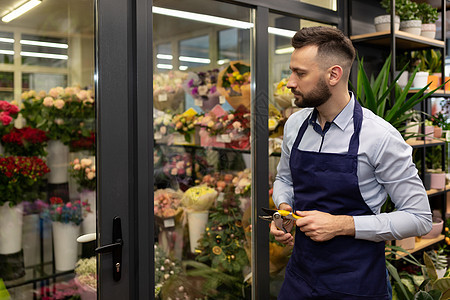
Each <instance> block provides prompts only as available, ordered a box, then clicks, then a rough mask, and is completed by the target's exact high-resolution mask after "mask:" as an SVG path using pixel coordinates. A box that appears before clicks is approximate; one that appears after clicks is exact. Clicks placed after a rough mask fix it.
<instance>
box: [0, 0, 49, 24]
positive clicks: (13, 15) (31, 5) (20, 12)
mask: <svg viewBox="0 0 450 300" xmlns="http://www.w3.org/2000/svg"><path fill="white" fill-rule="evenodd" d="M41 3H42V0H30V1H28V2H26V3H25V4H23V5H21V6H19V7H18V8H16V9H14V10H13V11H11V12H10V13H8V14H7V15H5V16H4V17H3V18H2V21H3V22H5V23H8V22H9V21H12V20H14V19H15V18H17V17H19V16H21V15H23V14H24V13H26V12H27V11H29V10H30V9H32V8H34V7H35V6H37V5H39V4H41Z"/></svg>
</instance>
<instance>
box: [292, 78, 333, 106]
mask: <svg viewBox="0 0 450 300" xmlns="http://www.w3.org/2000/svg"><path fill="white" fill-rule="evenodd" d="M292 93H294V94H295V95H296V96H300V97H299V98H297V97H296V98H295V101H294V103H295V105H297V106H298V107H300V108H305V107H318V106H320V105H322V104H324V103H325V102H327V101H328V99H330V97H331V92H330V89H329V88H328V86H327V84H326V82H325V80H324V79H323V78H321V79H320V80H319V82H318V84H317V87H316V88H315V89H313V90H312V91H311V92H309V93H307V94H303V93H301V92H298V91H295V90H294V89H292Z"/></svg>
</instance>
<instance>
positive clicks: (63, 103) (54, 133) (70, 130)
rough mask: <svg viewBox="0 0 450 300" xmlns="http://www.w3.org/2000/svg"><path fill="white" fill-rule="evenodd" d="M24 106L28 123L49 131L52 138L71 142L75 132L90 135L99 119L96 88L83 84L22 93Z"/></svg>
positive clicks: (66, 143)
mask: <svg viewBox="0 0 450 300" xmlns="http://www.w3.org/2000/svg"><path fill="white" fill-rule="evenodd" d="M22 99H23V105H24V108H23V109H22V110H21V111H20V112H21V114H22V116H23V117H24V118H25V120H26V122H27V124H28V125H29V126H31V127H34V128H39V129H42V130H44V131H46V132H47V136H48V137H49V138H50V139H51V140H61V141H62V142H63V143H64V144H65V145H68V144H69V143H70V141H71V140H72V139H73V136H74V135H77V134H79V133H80V132H81V133H82V135H83V136H86V137H87V136H89V134H90V130H92V129H93V126H94V121H95V105H94V99H93V92H92V91H91V90H81V89H80V88H79V87H67V88H65V89H64V88H62V87H56V88H52V89H50V91H49V92H48V94H47V93H45V92H44V91H41V92H39V93H36V91H33V90H32V91H29V92H24V93H23V94H22Z"/></svg>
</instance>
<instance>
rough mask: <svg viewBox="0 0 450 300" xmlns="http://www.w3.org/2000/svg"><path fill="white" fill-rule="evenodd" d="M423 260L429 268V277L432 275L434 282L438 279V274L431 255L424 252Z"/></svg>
mask: <svg viewBox="0 0 450 300" xmlns="http://www.w3.org/2000/svg"><path fill="white" fill-rule="evenodd" d="M423 261H424V263H425V266H426V268H427V274H428V277H430V279H431V281H433V282H434V281H436V279H437V278H438V275H437V272H436V267H435V266H434V263H433V261H432V260H431V257H430V256H429V255H428V254H427V253H426V252H424V253H423Z"/></svg>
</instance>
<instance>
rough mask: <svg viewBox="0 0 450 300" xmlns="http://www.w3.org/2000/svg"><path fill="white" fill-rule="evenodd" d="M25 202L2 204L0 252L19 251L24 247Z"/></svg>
mask: <svg viewBox="0 0 450 300" xmlns="http://www.w3.org/2000/svg"><path fill="white" fill-rule="evenodd" d="M22 227H23V204H22V203H20V204H17V205H14V206H12V207H10V206H9V201H8V202H6V203H5V204H3V205H2V206H0V254H12V253H17V252H19V251H20V250H21V249H22Z"/></svg>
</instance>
